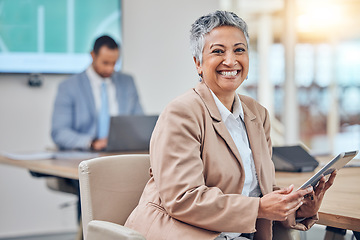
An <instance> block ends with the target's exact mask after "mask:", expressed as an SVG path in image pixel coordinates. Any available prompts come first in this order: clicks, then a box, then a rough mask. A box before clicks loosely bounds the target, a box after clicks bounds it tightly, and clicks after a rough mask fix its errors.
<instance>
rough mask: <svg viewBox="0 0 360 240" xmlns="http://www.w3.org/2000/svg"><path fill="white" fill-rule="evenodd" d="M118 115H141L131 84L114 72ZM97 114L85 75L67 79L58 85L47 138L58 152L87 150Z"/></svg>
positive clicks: (121, 75)
mask: <svg viewBox="0 0 360 240" xmlns="http://www.w3.org/2000/svg"><path fill="white" fill-rule="evenodd" d="M111 79H112V81H113V83H114V85H115V88H116V99H117V101H118V106H119V115H135V114H143V110H142V107H141V105H140V102H139V97H138V93H137V90H136V86H135V83H134V80H133V78H132V77H131V76H129V75H126V74H123V73H118V72H115V73H114V74H113V75H112V77H111ZM96 134H97V112H96V107H95V100H94V97H93V92H92V89H91V85H90V80H89V78H88V77H87V75H86V72H85V71H84V72H82V73H80V74H76V75H73V76H71V77H70V78H69V79H67V80H65V81H64V82H62V83H61V84H60V85H59V88H58V92H57V96H56V99H55V104H54V111H53V116H52V130H51V136H52V139H53V141H54V142H55V143H56V145H57V146H58V147H59V148H60V149H84V150H87V149H89V147H90V146H89V143H90V142H91V141H92V140H93V139H95V138H96Z"/></svg>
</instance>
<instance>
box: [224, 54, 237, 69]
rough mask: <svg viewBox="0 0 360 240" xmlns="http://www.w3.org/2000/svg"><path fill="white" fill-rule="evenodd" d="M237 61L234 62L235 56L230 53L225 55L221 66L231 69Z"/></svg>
mask: <svg viewBox="0 0 360 240" xmlns="http://www.w3.org/2000/svg"><path fill="white" fill-rule="evenodd" d="M236 63H237V61H236V57H235V54H232V53H228V54H226V55H225V58H224V60H223V62H222V64H224V65H226V66H228V67H233V66H234V65H236Z"/></svg>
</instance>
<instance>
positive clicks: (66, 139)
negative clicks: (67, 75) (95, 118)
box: [51, 82, 93, 150]
mask: <svg viewBox="0 0 360 240" xmlns="http://www.w3.org/2000/svg"><path fill="white" fill-rule="evenodd" d="M73 90H74V89H73V86H70V85H69V84H68V82H63V83H61V84H60V85H59V88H58V92H57V96H56V98H55V103H54V109H53V115H52V129H51V137H52V139H53V141H54V142H55V144H56V145H57V146H58V147H59V148H60V149H83V150H88V149H90V144H91V141H92V140H93V136H92V135H91V134H90V133H89V134H87V133H79V132H77V131H75V130H74V128H73V119H74V118H75V114H76V113H75V110H76V109H75V107H74V105H75V103H74V101H75V99H74V98H75V96H74V94H72V91H73Z"/></svg>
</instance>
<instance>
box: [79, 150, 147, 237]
mask: <svg viewBox="0 0 360 240" xmlns="http://www.w3.org/2000/svg"><path fill="white" fill-rule="evenodd" d="M149 168H150V160H149V155H148V154H128V155H117V156H107V157H99V158H94V159H90V160H86V161H82V162H81V163H80V165H79V181H80V197H81V214H82V224H83V233H84V237H85V239H86V234H87V225H88V224H89V222H90V221H91V220H103V221H109V222H113V223H117V224H120V225H124V223H125V221H126V219H127V218H128V216H129V215H130V213H131V212H132V210H133V209H134V208H135V207H136V205H137V204H138V202H139V199H140V196H141V194H142V192H143V189H144V187H145V185H146V182H147V181H148V180H149V178H150V175H149Z"/></svg>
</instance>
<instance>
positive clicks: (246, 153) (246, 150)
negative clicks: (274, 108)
mask: <svg viewBox="0 0 360 240" xmlns="http://www.w3.org/2000/svg"><path fill="white" fill-rule="evenodd" d="M209 90H210V92H211V93H212V95H213V98H214V100H215V103H216V106H217V108H218V109H219V112H220V115H221V119H222V120H223V121H224V123H225V126H226V128H227V129H228V131H229V133H230V135H231V137H232V139H233V141H234V142H235V145H236V147H237V149H238V151H239V153H240V156H241V160H242V162H243V165H244V171H245V182H244V188H243V190H242V193H241V194H242V195H244V196H248V197H259V196H260V195H261V191H260V187H259V181H258V178H257V174H256V170H255V164H254V159H253V154H252V151H251V148H250V143H249V139H248V136H247V132H246V128H245V124H244V120H243V119H244V111H243V108H242V105H241V101H240V98H239V96H238V95H237V94H235V101H234V105H233V113H231V112H230V111H229V110H228V109H227V108H226V107H225V106H224V104H222V102H221V101H220V100H219V99H218V98H217V96H216V95H215V94H214V93H213V92H212V91H211V89H209Z"/></svg>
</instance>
